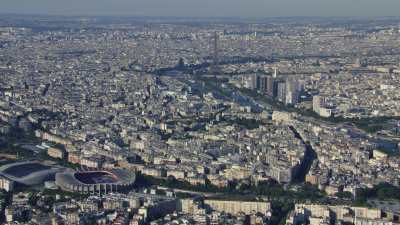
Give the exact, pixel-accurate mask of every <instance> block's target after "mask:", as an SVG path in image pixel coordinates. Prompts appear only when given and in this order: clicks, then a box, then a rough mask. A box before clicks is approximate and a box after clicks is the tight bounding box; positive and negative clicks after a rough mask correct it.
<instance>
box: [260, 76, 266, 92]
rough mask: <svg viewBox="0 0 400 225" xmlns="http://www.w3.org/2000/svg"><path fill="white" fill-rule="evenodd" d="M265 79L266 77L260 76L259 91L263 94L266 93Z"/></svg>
mask: <svg viewBox="0 0 400 225" xmlns="http://www.w3.org/2000/svg"><path fill="white" fill-rule="evenodd" d="M267 79H268V76H260V89H259V90H260V91H261V92H263V93H265V92H267Z"/></svg>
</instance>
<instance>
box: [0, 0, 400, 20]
mask: <svg viewBox="0 0 400 225" xmlns="http://www.w3.org/2000/svg"><path fill="white" fill-rule="evenodd" d="M0 13H24V14H61V15H129V16H178V17H180V16H193V17H210V16H211V17H214V16H221V17H226V16H233V17H280V16H400V0H0Z"/></svg>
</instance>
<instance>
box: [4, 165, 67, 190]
mask: <svg viewBox="0 0 400 225" xmlns="http://www.w3.org/2000/svg"><path fill="white" fill-rule="evenodd" d="M64 171H65V168H63V167H57V166H54V165H48V164H44V163H42V162H39V161H31V162H17V163H11V164H7V165H4V166H1V167H0V175H2V176H4V177H6V178H8V179H10V180H12V181H14V182H16V183H18V184H23V185H27V186H33V185H39V184H42V183H43V182H44V181H47V180H54V177H55V174H56V173H60V172H64Z"/></svg>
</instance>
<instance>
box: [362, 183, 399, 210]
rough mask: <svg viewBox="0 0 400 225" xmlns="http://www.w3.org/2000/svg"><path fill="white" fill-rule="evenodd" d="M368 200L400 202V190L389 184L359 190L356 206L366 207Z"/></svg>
mask: <svg viewBox="0 0 400 225" xmlns="http://www.w3.org/2000/svg"><path fill="white" fill-rule="evenodd" d="M368 199H379V200H383V201H384V200H400V188H399V187H396V186H393V185H392V184H389V183H380V184H378V185H376V186H374V187H373V188H364V189H359V190H357V193H356V199H355V204H356V205H365V204H366V203H367V200H368Z"/></svg>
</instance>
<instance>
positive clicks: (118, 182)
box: [56, 169, 136, 193]
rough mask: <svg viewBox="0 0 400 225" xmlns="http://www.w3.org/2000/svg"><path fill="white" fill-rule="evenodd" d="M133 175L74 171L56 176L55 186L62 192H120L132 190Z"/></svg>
mask: <svg viewBox="0 0 400 225" xmlns="http://www.w3.org/2000/svg"><path fill="white" fill-rule="evenodd" d="M135 180H136V175H135V173H132V172H129V171H126V170H121V169H112V170H96V171H76V172H64V173H57V174H56V184H57V186H59V187H60V188H61V189H62V190H64V191H74V192H84V193H87V192H104V193H107V192H121V191H126V190H129V189H130V188H132V186H133V185H134V183H135Z"/></svg>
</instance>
